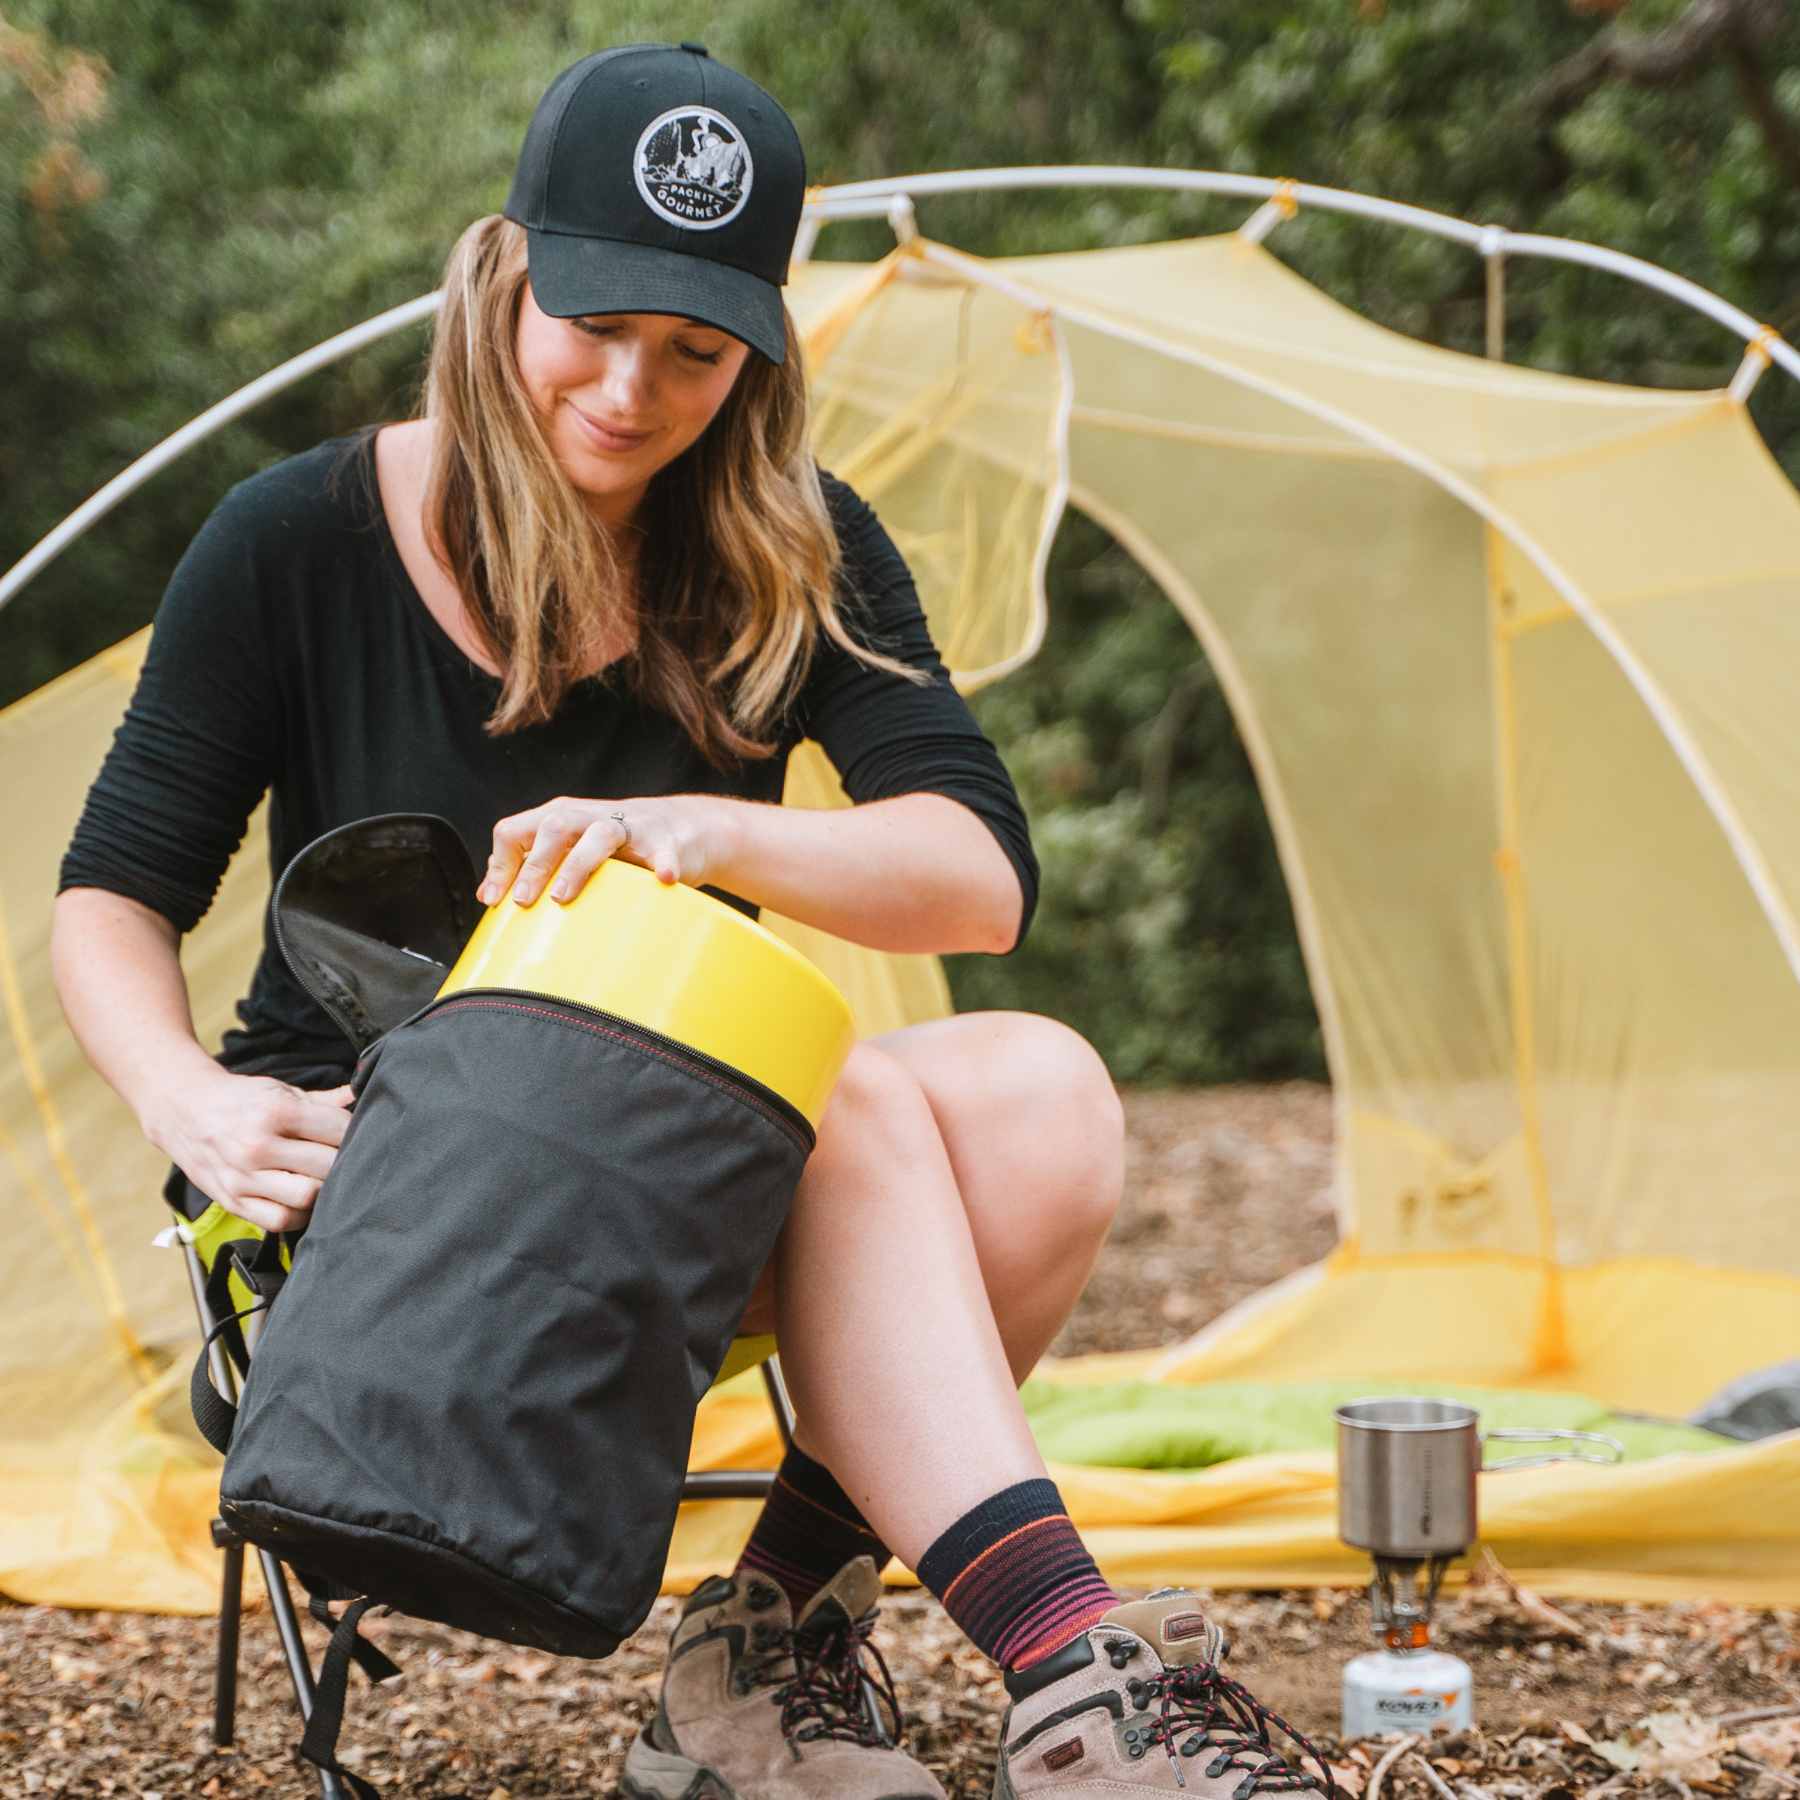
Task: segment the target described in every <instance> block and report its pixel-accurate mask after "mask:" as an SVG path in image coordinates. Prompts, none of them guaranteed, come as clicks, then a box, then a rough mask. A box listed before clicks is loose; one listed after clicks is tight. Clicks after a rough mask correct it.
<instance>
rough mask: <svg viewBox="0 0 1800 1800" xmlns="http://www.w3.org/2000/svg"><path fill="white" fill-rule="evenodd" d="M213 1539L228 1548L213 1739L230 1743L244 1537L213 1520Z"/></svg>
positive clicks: (234, 1731)
mask: <svg viewBox="0 0 1800 1800" xmlns="http://www.w3.org/2000/svg"><path fill="white" fill-rule="evenodd" d="M213 1542H214V1543H215V1544H217V1545H218V1546H219V1548H220V1549H221V1550H222V1551H223V1552H224V1555H225V1564H224V1570H223V1573H222V1576H221V1579H220V1582H219V1652H218V1666H217V1668H216V1669H215V1670H214V1673H213V1742H214V1743H215V1744H217V1745H218V1746H219V1747H220V1748H221V1749H225V1748H227V1747H229V1745H230V1744H231V1743H232V1741H233V1739H234V1738H235V1737H236V1736H237V1684H238V1625H239V1622H240V1620H241V1619H242V1617H243V1611H244V1540H243V1539H242V1538H241V1537H239V1536H238V1535H237V1533H236V1532H235V1531H232V1530H231V1529H229V1527H227V1525H226V1524H225V1522H224V1520H222V1519H214V1520H213Z"/></svg>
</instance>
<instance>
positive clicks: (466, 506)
mask: <svg viewBox="0 0 1800 1800" xmlns="http://www.w3.org/2000/svg"><path fill="white" fill-rule="evenodd" d="M525 285H526V240H525V232H524V229H523V228H522V227H521V226H519V225H516V224H514V223H513V222H512V221H511V220H510V219H506V218H503V217H501V216H500V215H499V214H497V213H495V214H490V215H488V216H487V217H486V218H482V219H478V220H476V222H475V223H474V224H473V225H471V226H470V227H469V228H468V229H467V230H466V231H465V232H464V233H463V234H462V236H461V237H460V238H459V239H458V240H457V243H456V247H455V248H454V249H453V250H452V251H451V253H450V258H449V261H448V264H447V265H446V268H445V271H444V297H443V302H442V305H441V308H440V310H439V313H438V318H437V327H436V331H435V333H434V336H433V339H432V345H431V356H430V360H429V363H428V365H427V368H426V374H425V390H424V399H423V408H422V410H423V413H424V415H425V416H426V417H427V418H429V419H431V420H432V421H433V424H434V426H435V429H434V431H433V433H432V446H431V464H430V470H429V473H428V476H427V482H426V493H425V527H426V533H427V537H428V539H429V540H430V541H431V542H432V543H433V546H434V548H435V549H436V550H437V551H438V553H439V554H440V555H441V556H442V557H443V559H444V561H445V564H446V566H447V568H448V570H449V573H450V574H451V576H452V577H453V578H454V579H455V582H456V585H457V588H458V591H459V592H460V593H461V595H462V597H463V601H464V604H465V607H466V609H467V612H468V615H469V621H470V624H471V626H472V627H473V629H474V631H475V634H476V636H477V637H478V638H479V640H480V641H481V643H482V645H483V647H484V648H485V649H486V650H487V651H488V652H489V654H490V655H491V657H492V658H493V660H494V662H495V663H496V664H497V665H498V667H499V668H500V670H501V672H502V673H501V682H502V685H501V689H500V697H499V700H498V702H497V703H496V705H495V708H494V711H493V713H492V714H491V715H490V716H489V718H488V720H487V723H486V729H487V731H488V733H489V734H490V735H492V736H499V735H501V734H502V733H505V732H509V731H516V730H518V729H520V728H521V727H523V726H526V725H533V724H539V723H542V722H543V721H544V720H546V719H548V718H549V717H550V716H551V714H552V713H554V712H555V710H556V708H557V705H558V704H559V702H560V701H561V700H562V698H563V696H564V695H565V694H566V693H567V692H568V690H569V687H570V685H571V684H572V683H573V682H575V681H577V680H578V679H580V678H581V676H582V675H583V674H584V673H586V672H587V667H588V665H589V664H590V663H591V662H592V660H593V657H594V654H595V652H596V650H597V649H598V647H599V646H600V645H601V644H602V643H603V642H617V641H618V640H619V639H620V638H621V637H624V638H626V639H627V641H629V639H630V638H631V637H632V636H633V635H635V639H636V648H635V650H634V651H632V652H631V653H630V655H629V656H628V657H627V658H626V660H625V662H624V664H623V665H622V668H623V671H624V672H625V674H626V675H627V678H628V679H629V680H630V681H631V682H632V684H633V686H634V688H635V690H636V691H637V693H638V694H639V695H640V696H641V697H642V698H643V699H644V700H645V701H646V702H648V703H649V704H650V705H652V706H654V707H656V708H657V709H659V710H661V711H663V712H666V713H668V714H669V715H670V716H671V717H673V718H674V719H675V720H676V721H677V722H678V723H679V724H680V725H681V727H682V729H683V730H684V731H685V732H686V733H687V735H688V736H689V738H690V739H692V741H693V742H694V744H695V745H696V747H697V748H698V749H699V750H700V751H701V753H702V754H703V755H704V756H705V757H706V758H707V760H708V761H709V762H711V763H713V764H714V765H715V766H720V767H722V766H725V765H728V764H729V763H731V762H733V761H737V760H743V759H749V758H757V757H765V756H769V755H771V754H773V752H774V750H775V749H776V741H775V740H776V737H777V736H778V729H777V728H778V727H779V724H780V721H781V718H782V715H783V714H784V712H785V710H786V709H787V707H788V706H789V704H790V703H791V702H792V700H793V698H794V696H795V694H796V693H797V692H798V690H799V688H800V685H801V683H802V681H803V680H804V679H805V676H806V671H807V669H808V667H809V666H810V664H811V661H812V657H813V653H814V651H815V649H816V648H817V645H818V642H819V638H820V636H821V635H823V636H824V637H826V638H829V639H830V640H831V641H832V642H833V643H835V644H838V645H840V646H841V647H842V648H844V649H845V650H847V651H849V652H850V653H851V654H852V655H854V656H856V657H858V658H859V659H860V660H861V661H863V662H866V663H871V664H874V665H875V666H877V667H881V668H886V669H891V670H893V671H894V672H896V673H899V674H903V675H906V676H908V677H911V678H915V679H922V678H923V677H922V676H920V674H919V672H918V671H916V670H914V669H912V668H910V667H908V666H907V665H905V664H903V663H898V662H895V661H893V659H891V658H889V657H886V656H882V655H880V654H878V653H877V652H874V651H872V650H868V649H866V648H864V647H863V646H861V645H859V644H858V643H856V642H855V641H854V640H853V639H852V638H851V637H850V636H849V634H848V632H847V631H846V629H845V627H844V624H843V622H842V620H841V619H840V618H839V616H838V606H837V600H836V583H837V577H838V566H839V559H838V545H837V534H836V532H835V530H834V529H833V526H832V522H831V517H830V514H829V512H828V511H827V509H826V505H825V496H824V493H823V491H822V490H821V488H820V485H819V476H818V470H817V467H816V466H815V464H814V462H813V459H812V455H811V452H810V449H809V447H808V430H807V397H806V379H805V373H804V370H803V369H802V367H801V360H800V345H799V341H798V338H797V337H796V334H795V331H794V324H793V320H792V318H791V317H788V318H787V320H786V324H787V360H786V361H785V362H784V363H781V364H780V365H777V364H775V363H772V362H770V361H769V360H768V359H767V358H766V357H763V356H760V355H758V354H756V353H755V352H754V351H753V352H752V353H751V354H750V356H749V358H748V359H747V360H746V362H745V364H744V367H743V369H742V371H741V372H740V373H739V375H738V378H737V381H736V382H735V383H734V384H733V387H732V390H731V393H730V394H729V395H728V396H727V398H726V400H725V403H724V404H723V406H721V407H720V409H719V411H718V414H717V415H716V416H715V417H714V419H713V420H712V422H711V424H710V425H708V427H707V428H706V430H705V431H704V432H703V433H702V434H701V436H700V438H699V439H698V440H697V441H696V442H695V443H694V444H693V445H691V446H690V447H689V448H688V449H687V450H686V451H684V452H683V453H682V454H681V455H680V456H678V457H677V458H676V459H675V460H674V461H673V462H671V463H669V464H668V465H667V466H666V467H665V468H663V469H662V470H661V471H659V473H658V474H657V476H656V477H655V479H654V480H653V481H652V482H651V484H650V489H649V492H648V493H647V495H646V496H645V500H644V503H643V505H642V507H641V508H640V509H639V514H638V519H637V520H636V521H634V528H635V527H636V526H641V527H642V528H643V534H644V541H643V548H642V553H641V557H640V561H639V565H638V570H637V578H636V581H635V583H633V581H632V580H631V579H630V577H629V574H628V571H627V569H626V567H625V565H624V563H623V561H622V560H621V558H620V555H619V551H618V546H617V545H616V543H615V541H614V538H613V534H612V533H611V532H610V531H609V530H608V528H607V527H605V526H604V525H602V524H601V523H600V522H599V521H597V520H596V519H595V518H594V516H593V514H592V513H591V512H590V511H589V510H588V508H587V506H586V505H585V504H584V501H583V497H582V495H581V493H580V491H579V490H578V489H577V488H576V487H575V486H574V484H573V483H572V482H571V481H570V480H569V478H568V476H567V474H566V473H565V472H564V471H563V468H562V466H561V464H560V463H559V462H558V461H557V459H556V457H555V456H554V454H552V452H551V450H550V446H549V445H548V443H547V442H546V440H545V437H544V431H543V427H542V425H541V424H540V422H539V420H538V417H537V414H536V411H535V410H534V408H533V407H532V404H531V400H530V397H529V395H528V394H527V392H526V389H525V385H524V382H523V381H522V379H521V378H520V375H519V369H518V363H517V360H516V357H515V354H514V344H515V334H516V331H517V324H518V313H519V306H520V304H521V301H522V299H523V295H524V292H525ZM783 311H784V315H785V308H784V309H783Z"/></svg>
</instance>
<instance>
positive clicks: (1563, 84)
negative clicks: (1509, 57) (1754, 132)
mask: <svg viewBox="0 0 1800 1800" xmlns="http://www.w3.org/2000/svg"><path fill="white" fill-rule="evenodd" d="M1786 12H1787V0H1693V4H1692V5H1691V6H1689V8H1688V9H1687V11H1686V12H1685V13H1683V14H1682V16H1681V17H1680V18H1679V19H1677V20H1676V21H1675V23H1674V24H1673V25H1670V26H1667V27H1666V28H1665V29H1664V30H1662V31H1658V32H1655V33H1653V34H1652V35H1650V36H1648V37H1645V36H1642V35H1640V34H1638V33H1636V32H1629V31H1626V30H1625V29H1624V27H1623V26H1620V25H1609V26H1608V27H1607V28H1606V29H1605V30H1604V31H1602V32H1600V33H1598V34H1597V35H1596V36H1595V37H1593V38H1592V39H1590V40H1589V42H1588V43H1586V44H1585V45H1583V46H1582V48H1581V49H1579V50H1578V51H1576V52H1575V54H1574V55H1573V56H1570V57H1565V58H1564V59H1563V60H1562V61H1561V62H1559V63H1558V64H1557V65H1556V66H1555V68H1553V69H1552V70H1551V71H1550V72H1549V74H1547V75H1546V76H1545V77H1544V78H1543V80H1542V81H1540V82H1539V83H1538V84H1537V86H1536V87H1535V88H1533V89H1532V90H1531V91H1530V92H1529V93H1527V94H1526V96H1525V101H1524V104H1525V110H1526V111H1527V112H1528V113H1530V114H1532V115H1534V116H1536V117H1537V118H1538V119H1539V120H1540V121H1541V122H1542V123H1544V124H1546V125H1549V124H1551V123H1554V122H1555V121H1556V120H1557V119H1560V118H1562V117H1563V115H1564V114H1566V113H1569V112H1572V111H1573V110H1574V109H1575V108H1576V107H1577V106H1579V105H1580V104H1581V102H1582V101H1583V100H1585V99H1586V98H1587V97H1588V95H1589V94H1591V93H1592V92H1593V91H1594V89H1595V88H1597V87H1599V86H1600V85H1601V84H1602V83H1603V82H1606V81H1608V80H1612V79H1615V78H1616V79H1618V80H1622V81H1628V82H1630V83H1631V84H1632V85H1633V86H1634V87H1679V86H1680V85H1682V84H1683V83H1684V82H1689V81H1692V80H1693V79H1694V78H1695V77H1696V76H1698V75H1701V74H1704V73H1705V72H1706V71H1707V70H1708V69H1710V68H1711V67H1712V66H1713V64H1714V63H1715V62H1717V61H1718V60H1719V59H1720V58H1723V59H1724V61H1725V62H1726V63H1727V64H1728V65H1729V66H1730V68H1731V72H1732V76H1733V78H1734V79H1735V81H1736V83H1737V89H1738V94H1739V96H1740V98H1741V99H1742V100H1743V103H1744V107H1745V110H1746V111H1748V113H1749V114H1750V116H1751V118H1753V119H1754V120H1755V121H1756V124H1757V128H1758V129H1759V130H1760V131H1761V132H1762V135H1763V142H1764V144H1765V145H1766V146H1767V147H1768V151H1769V155H1770V157H1771V158H1772V159H1773V161H1774V163H1775V166H1776V167H1777V168H1778V169H1779V170H1780V171H1781V173H1782V174H1783V175H1784V176H1785V177H1786V179H1787V180H1788V182H1789V183H1790V184H1791V185H1792V186H1794V187H1797V188H1800V130H1796V128H1795V126H1794V124H1793V122H1792V121H1791V120H1789V118H1788V117H1787V115H1786V114H1785V113H1784V112H1783V111H1782V110H1781V103H1780V102H1779V101H1778V100H1777V99H1776V97H1775V92H1774V89H1773V88H1772V87H1771V86H1770V85H1769V80H1768V77H1767V75H1766V74H1765V73H1764V71H1763V67H1762V62H1761V59H1760V57H1759V54H1758V53H1759V52H1760V51H1761V50H1762V49H1763V48H1764V47H1765V46H1766V45H1767V44H1768V43H1769V42H1770V40H1771V39H1772V38H1773V37H1774V36H1775V34H1776V33H1777V32H1778V31H1779V30H1780V29H1781V26H1782V23H1783V21H1784V19H1785V17H1786Z"/></svg>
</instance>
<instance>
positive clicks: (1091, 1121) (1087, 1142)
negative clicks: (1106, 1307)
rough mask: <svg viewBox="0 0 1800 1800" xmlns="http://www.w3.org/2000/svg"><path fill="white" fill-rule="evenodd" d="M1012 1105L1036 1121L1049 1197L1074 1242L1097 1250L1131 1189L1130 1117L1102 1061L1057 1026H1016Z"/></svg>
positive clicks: (1027, 1021)
mask: <svg viewBox="0 0 1800 1800" xmlns="http://www.w3.org/2000/svg"><path fill="white" fill-rule="evenodd" d="M1009 1025H1010V1033H1009V1035H1010V1036H1011V1038H1012V1043H1011V1046H1010V1049H1011V1055H1010V1056H1009V1057H1008V1059H1007V1060H1008V1063H1009V1066H1010V1068H1011V1071H1012V1074H1011V1076H1010V1077H1009V1079H1008V1082H1007V1086H1008V1088H1009V1090H1010V1092H1009V1094H1008V1101H1009V1103H1010V1104H1011V1105H1013V1106H1016V1107H1019V1108H1021V1109H1022V1111H1023V1113H1024V1115H1025V1116H1026V1117H1028V1118H1029V1119H1030V1121H1031V1128H1030V1136H1031V1141H1032V1142H1033V1143H1034V1144H1035V1145H1037V1146H1038V1147H1039V1151H1038V1153H1039V1154H1040V1155H1041V1156H1042V1158H1043V1164H1042V1165H1041V1166H1042V1167H1043V1168H1044V1174H1045V1177H1046V1179H1045V1181H1044V1183H1043V1184H1042V1190H1041V1191H1043V1192H1045V1193H1047V1194H1049V1195H1052V1196H1054V1204H1055V1205H1056V1206H1057V1207H1058V1208H1059V1210H1060V1212H1061V1214H1062V1219H1063V1224H1064V1227H1065V1229H1066V1230H1067V1231H1068V1232H1069V1234H1070V1235H1071V1236H1075V1237H1080V1238H1092V1239H1093V1240H1095V1241H1096V1242H1097V1241H1098V1240H1099V1239H1101V1238H1104V1237H1105V1235H1106V1233H1107V1232H1108V1231H1109V1230H1110V1229H1111V1227H1112V1222H1113V1219H1114V1217H1115V1216H1116V1215H1117V1213H1118V1210H1119V1199H1120V1196H1121V1194H1122V1193H1123V1192H1124V1187H1125V1109H1124V1107H1123V1106H1122V1105H1121V1104H1120V1102H1119V1095H1118V1090H1117V1089H1116V1088H1114V1086H1113V1083H1112V1077H1111V1076H1110V1075H1109V1074H1108V1073H1107V1069H1106V1064H1105V1063H1104V1062H1102V1061H1101V1059H1100V1053H1099V1052H1098V1051H1097V1050H1095V1048H1094V1047H1093V1045H1092V1044H1090V1043H1089V1042H1088V1041H1087V1039H1086V1038H1084V1037H1082V1036H1081V1035H1080V1034H1079V1033H1078V1032H1075V1031H1071V1030H1070V1029H1069V1028H1068V1027H1067V1026H1066V1025H1062V1024H1059V1023H1058V1022H1057V1021H1056V1020H1054V1019H1046V1018H1042V1017H1040V1016H1039V1015H1037V1014H1035V1013H1019V1014H1015V1015H1013V1016H1012V1018H1011V1020H1010V1021H1009Z"/></svg>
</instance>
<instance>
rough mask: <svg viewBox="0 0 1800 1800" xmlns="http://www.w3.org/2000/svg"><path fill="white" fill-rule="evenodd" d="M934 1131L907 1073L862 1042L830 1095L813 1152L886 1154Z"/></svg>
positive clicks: (876, 1047) (882, 1052)
mask: <svg viewBox="0 0 1800 1800" xmlns="http://www.w3.org/2000/svg"><path fill="white" fill-rule="evenodd" d="M936 1129H937V1126H936V1122H935V1120H934V1119H933V1117H932V1112H931V1106H930V1103H929V1102H928V1101H927V1099H926V1097H925V1091H924V1089H923V1088H921V1087H920V1085H919V1083H918V1080H917V1079H916V1078H915V1077H914V1075H913V1074H912V1072H911V1071H910V1070H909V1069H908V1068H907V1067H906V1066H905V1064H904V1063H902V1062H901V1061H900V1060H899V1059H898V1058H897V1057H893V1056H890V1055H888V1053H887V1052H886V1051H885V1050H883V1049H881V1048H880V1046H879V1045H876V1044H871V1043H862V1044H857V1045H856V1046H855V1047H854V1048H853V1049H852V1050H851V1052H850V1056H849V1059H848V1061H846V1062H845V1064H844V1070H843V1073H842V1074H841V1075H839V1076H838V1079H837V1086H836V1087H834V1088H833V1089H832V1090H831V1100H830V1102H829V1104H828V1105H827V1106H826V1108H825V1116H824V1119H823V1120H822V1121H821V1123H820V1126H819V1149H820V1150H822V1151H825V1152H826V1153H827V1154H829V1155H833V1156H840V1155H858V1156H883V1155H892V1154H895V1153H896V1152H898V1151H900V1150H901V1149H902V1147H903V1146H904V1145H905V1144H906V1142H907V1141H908V1140H909V1139H911V1138H913V1137H914V1136H915V1135H916V1134H917V1133H919V1132H922V1131H931V1132H933V1133H934V1134H935V1132H936Z"/></svg>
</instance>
